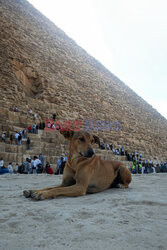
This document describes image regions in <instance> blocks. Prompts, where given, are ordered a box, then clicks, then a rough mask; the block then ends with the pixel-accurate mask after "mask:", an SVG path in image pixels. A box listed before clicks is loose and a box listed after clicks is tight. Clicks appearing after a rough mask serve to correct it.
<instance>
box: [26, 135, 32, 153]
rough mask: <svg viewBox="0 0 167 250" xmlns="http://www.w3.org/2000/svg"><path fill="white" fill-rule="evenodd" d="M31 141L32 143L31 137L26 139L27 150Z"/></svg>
mask: <svg viewBox="0 0 167 250" xmlns="http://www.w3.org/2000/svg"><path fill="white" fill-rule="evenodd" d="M30 143H31V141H30V138H29V137H28V138H27V141H26V145H27V150H30Z"/></svg>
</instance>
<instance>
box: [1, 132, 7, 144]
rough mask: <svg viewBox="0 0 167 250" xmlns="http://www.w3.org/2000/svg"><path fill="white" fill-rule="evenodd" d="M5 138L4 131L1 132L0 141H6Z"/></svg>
mask: <svg viewBox="0 0 167 250" xmlns="http://www.w3.org/2000/svg"><path fill="white" fill-rule="evenodd" d="M5 138H6V133H5V132H3V133H2V135H1V139H2V142H5V141H6V140H5Z"/></svg>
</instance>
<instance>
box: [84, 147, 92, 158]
mask: <svg viewBox="0 0 167 250" xmlns="http://www.w3.org/2000/svg"><path fill="white" fill-rule="evenodd" d="M92 155H94V151H93V149H92V148H89V149H88V151H87V154H86V157H88V158H89V157H92Z"/></svg>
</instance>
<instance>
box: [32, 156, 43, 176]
mask: <svg viewBox="0 0 167 250" xmlns="http://www.w3.org/2000/svg"><path fill="white" fill-rule="evenodd" d="M39 164H42V162H41V161H40V160H39V159H38V158H37V156H34V164H33V165H34V172H35V173H36V172H37V170H38V165H39Z"/></svg>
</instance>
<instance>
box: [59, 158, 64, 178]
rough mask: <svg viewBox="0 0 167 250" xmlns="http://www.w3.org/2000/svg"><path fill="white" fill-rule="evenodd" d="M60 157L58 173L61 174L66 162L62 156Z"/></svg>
mask: <svg viewBox="0 0 167 250" xmlns="http://www.w3.org/2000/svg"><path fill="white" fill-rule="evenodd" d="M60 159H61V165H60V167H59V174H63V171H64V168H65V164H66V162H65V161H64V157H63V156H61V158H60Z"/></svg>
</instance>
